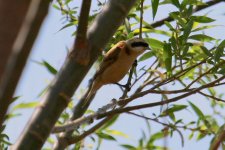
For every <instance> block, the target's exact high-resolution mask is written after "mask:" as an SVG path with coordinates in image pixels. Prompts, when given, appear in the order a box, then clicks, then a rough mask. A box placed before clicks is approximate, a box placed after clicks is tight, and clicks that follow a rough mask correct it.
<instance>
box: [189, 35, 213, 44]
mask: <svg viewBox="0 0 225 150" xmlns="http://www.w3.org/2000/svg"><path fill="white" fill-rule="evenodd" d="M189 39H193V40H197V41H204V42H210V41H213V40H215V39H214V38H213V37H211V36H208V35H205V34H195V35H192V36H190V37H189Z"/></svg>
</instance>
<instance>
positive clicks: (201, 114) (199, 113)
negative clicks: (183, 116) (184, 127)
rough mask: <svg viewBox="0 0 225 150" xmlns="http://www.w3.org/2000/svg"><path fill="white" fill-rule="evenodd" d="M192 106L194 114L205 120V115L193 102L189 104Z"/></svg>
mask: <svg viewBox="0 0 225 150" xmlns="http://www.w3.org/2000/svg"><path fill="white" fill-rule="evenodd" d="M188 103H189V104H190V106H191V108H192V109H193V110H194V112H195V113H196V114H197V115H198V117H199V118H200V119H205V115H204V114H203V112H202V111H201V110H200V109H199V108H198V107H197V106H196V105H195V104H193V103H192V102H190V101H189V102H188Z"/></svg>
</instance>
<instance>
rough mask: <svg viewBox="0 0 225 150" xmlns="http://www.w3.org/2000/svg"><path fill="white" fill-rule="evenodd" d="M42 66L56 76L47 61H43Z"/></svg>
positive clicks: (54, 70) (55, 71)
mask: <svg viewBox="0 0 225 150" xmlns="http://www.w3.org/2000/svg"><path fill="white" fill-rule="evenodd" d="M42 64H43V65H44V66H45V67H46V68H47V70H48V71H49V72H50V73H51V74H53V75H56V73H57V70H56V69H55V68H54V67H53V66H51V65H50V64H49V63H48V62H47V61H43V62H42Z"/></svg>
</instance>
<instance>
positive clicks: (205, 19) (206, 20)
mask: <svg viewBox="0 0 225 150" xmlns="http://www.w3.org/2000/svg"><path fill="white" fill-rule="evenodd" d="M191 18H192V19H193V20H194V21H195V22H199V23H210V22H213V21H215V20H214V19H212V18H209V17H206V16H191Z"/></svg>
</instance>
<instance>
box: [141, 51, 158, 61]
mask: <svg viewBox="0 0 225 150" xmlns="http://www.w3.org/2000/svg"><path fill="white" fill-rule="evenodd" d="M152 56H154V53H153V51H150V52H147V53H145V54H144V55H142V56H141V57H140V58H139V60H138V61H139V62H140V61H144V60H146V59H149V58H151V57H152Z"/></svg>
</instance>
